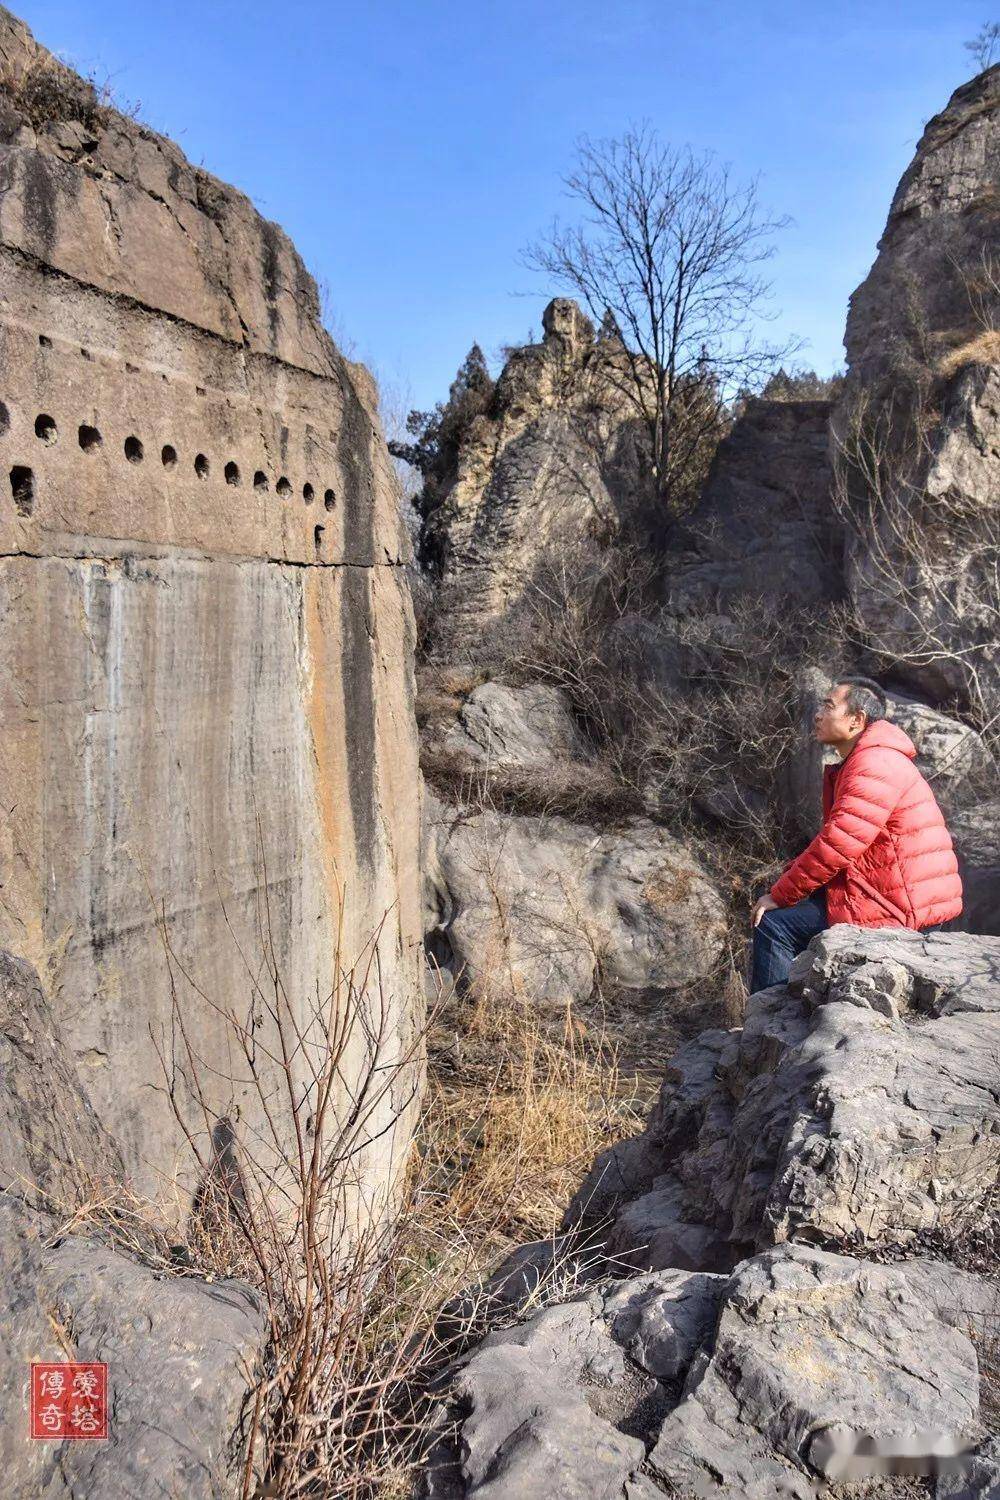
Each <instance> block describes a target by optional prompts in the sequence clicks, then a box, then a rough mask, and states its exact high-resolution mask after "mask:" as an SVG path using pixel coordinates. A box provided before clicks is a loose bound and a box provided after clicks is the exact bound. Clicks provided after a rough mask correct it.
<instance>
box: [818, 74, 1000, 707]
mask: <svg viewBox="0 0 1000 1500" xmlns="http://www.w3.org/2000/svg"><path fill="white" fill-rule="evenodd" d="M998 100H1000V72H998V69H997V68H996V67H993V68H989V69H987V70H986V71H985V72H983V73H981V74H980V75H979V76H978V77H977V78H974V79H972V80H971V81H970V82H969V83H966V84H964V85H963V86H962V87H961V88H959V89H957V90H956V91H955V93H954V94H953V96H952V98H951V100H950V101H949V103H948V105H947V107H946V108H945V109H944V110H942V111H941V113H940V114H938V115H935V116H934V118H933V119H931V120H930V121H929V122H928V124H927V126H926V128H925V130H924V132H923V135H922V136H921V139H920V142H919V144H918V146H917V150H916V154H915V156H914V159H913V161H912V162H911V164H910V166H909V167H908V168H907V170H906V172H905V173H904V174H903V177H902V179H901V181H900V183H899V186H898V188H897V190H896V194H895V197H894V198H893V202H892V206H891V208H890V211H889V217H888V221H887V223H886V227H885V231H884V233H883V235H882V238H881V240H880V242H879V253H878V256H877V258H876V260H875V263H874V265H873V266H872V269H871V271H870V272H869V274H868V276H867V277H866V279H865V281H864V282H863V283H862V285H861V286H860V287H858V289H857V290H856V291H855V293H854V295H853V296H852V298H851V303H850V311H849V315H848V319H847V332H846V337H845V344H846V348H847V360H848V376H847V381H846V383H845V387H844V393H843V398H842V400H841V402H840V404H839V406H838V409H837V411H836V413H835V415H834V420H833V427H834V432H835V434H836V437H835V442H834V450H835V461H836V468H837V471H838V474H839V475H840V476H841V478H842V483H843V488H844V490H845V491H846V492H847V493H848V494H849V495H850V497H851V504H850V507H849V510H850V512H851V516H852V519H851V521H850V524H849V526H848V528H847V530H848V540H847V547H846V557H847V563H846V580H847V588H848V594H849V597H850V599H851V601H852V603H853V605H854V607H855V609H856V611H857V614H858V616H859V617H860V620H861V622H862V625H863V627H864V629H865V632H866V634H867V639H868V642H869V644H870V646H871V647H872V648H873V649H874V650H875V651H876V652H877V653H878V654H879V655H880V656H881V657H882V658H883V659H887V660H888V661H890V662H891V663H892V665H893V670H894V671H895V672H896V673H898V674H901V675H902V676H903V677H904V678H905V679H906V680H907V681H909V682H911V683H912V684H913V685H914V686H915V687H916V688H917V690H918V691H920V692H921V693H922V694H923V693H926V694H927V695H929V696H930V697H932V698H934V699H935V700H937V701H944V700H946V699H948V698H951V697H953V696H958V697H959V698H964V699H966V700H967V701H969V702H971V703H972V704H973V705H974V706H975V707H976V709H977V711H978V712H980V713H981V714H982V715H983V717H984V718H985V719H990V718H992V717H993V715H994V714H995V713H996V712H997V709H998V708H1000V645H998V642H1000V628H998V626H1000V598H998V594H997V584H996V564H997V556H998V548H1000V529H998V527H1000V517H998V510H997V495H998V493H1000V487H998V475H1000V462H998V457H997V455H998V451H1000V445H998V435H1000V372H998V366H997V361H998V346H997V340H996V334H995V332H993V331H992V330H993V329H995V327H996V326H997V325H996V314H997V306H996V300H995V296H994V293H993V291H990V292H989V293H988V295H987V298H986V301H985V302H984V301H983V299H982V297H981V296H980V295H979V292H978V290H977V288H978V287H979V286H980V285H982V278H983V273H984V266H985V267H988V266H989V265H990V264H991V260H992V257H993V254H994V247H995V243H996V225H997V203H998V187H1000V125H998V122H1000V110H998ZM890 410H891V413H892V415H891V417H890V415H889V413H890ZM866 424H867V428H868V430H869V431H870V432H872V433H875V432H876V431H877V432H878V434H879V435H878V438H877V446H878V447H879V448H880V450H881V456H880V464H879V472H880V476H881V478H880V481H879V485H878V487H877V488H878V493H875V487H873V485H872V483H871V481H870V477H869V478H866V477H865V476H864V475H863V473H861V472H860V471H859V469H858V466H857V465H852V463H851V459H850V455H851V453H852V451H853V445H854V441H855V437H856V435H857V432H858V430H859V429H860V430H864V428H865V425H866Z"/></svg>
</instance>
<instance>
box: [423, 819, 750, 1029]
mask: <svg viewBox="0 0 1000 1500" xmlns="http://www.w3.org/2000/svg"><path fill="white" fill-rule="evenodd" d="M437 857H438V859H439V861H440V866H441V870H442V873H443V880H444V883H445V886H446V887H447V891H448V893H449V896H450V903H451V904H450V909H449V912H448V916H447V923H446V928H445V931H446V934H447V938H448V941H449V944H450V947H451V951H452V954H453V959H454V964H455V967H456V971H457V972H458V973H460V974H461V975H462V976H463V982H464V983H466V984H471V985H478V986H479V987H482V986H484V985H485V986H486V987H487V988H488V987H489V986H490V985H491V984H496V983H501V984H505V985H507V986H509V988H510V989H512V990H513V991H514V992H516V993H518V994H523V995H524V996H525V997H527V998H529V999H532V1000H534V1001H537V1002H538V1003H540V1004H549V1005H557V1006H561V1005H565V1004H566V1003H567V1002H572V1001H580V1000H586V999H588V998H589V997H590V995H591V993H592V991H593V990H594V987H595V985H598V984H600V985H601V986H603V987H607V988H619V989H623V990H633V991H653V992H656V991H660V992H663V991H670V990H674V989H678V988H679V987H681V986H683V985H685V984H688V983H690V982H691V980H693V979H696V978H699V977H701V976H703V975H705V974H707V973H708V972H710V971H711V969H712V968H713V966H714V965H715V964H716V963H717V962H718V961H719V959H720V957H721V954H722V949H723V944H724V941H725V933H726V923H725V911H724V908H723V905H722V902H721V900H720V899H719V897H718V895H717V894H716V892H715V890H714V889H713V887H712V885H711V883H710V882H709V880H708V878H707V876H706V873H705V871H704V869H703V868H701V866H700V865H699V863H698V861H697V860H696V859H695V858H694V857H693V856H692V855H691V854H690V853H689V851H688V850H686V849H685V848H684V846H683V845H682V844H680V843H679V842H678V841H677V840H676V839H673V838H671V837H670V835H669V834H667V833H666V832H664V830H663V829H661V828H657V827H656V826H655V825H654V824H652V823H649V822H646V821H645V820H641V819H640V820H635V821H634V822H632V823H631V824H629V825H627V826H624V827H622V828H621V829H618V830H603V831H598V830H595V829H593V828H588V827H586V826H584V825H582V824H579V823H573V822H570V821H569V820H568V819H566V818H562V817H552V818H527V817H510V816H504V815H503V814H499V813H491V812H483V813H480V814H478V815H475V816H471V817H457V816H455V817H452V818H450V819H447V817H446V821H445V822H444V823H443V825H442V827H441V831H440V837H439V842H438V845H437Z"/></svg>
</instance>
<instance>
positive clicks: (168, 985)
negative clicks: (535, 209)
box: [0, 11, 421, 1193]
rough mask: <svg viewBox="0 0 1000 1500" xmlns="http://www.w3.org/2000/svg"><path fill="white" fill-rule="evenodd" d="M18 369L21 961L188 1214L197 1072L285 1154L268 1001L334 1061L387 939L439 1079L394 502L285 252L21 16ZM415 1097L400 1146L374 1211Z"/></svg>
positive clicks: (5, 354) (8, 832) (395, 1000)
mask: <svg viewBox="0 0 1000 1500" xmlns="http://www.w3.org/2000/svg"><path fill="white" fill-rule="evenodd" d="M0 369H2V371H3V374H2V382H0V457H2V461H3V463H2V468H3V474H2V477H3V483H4V490H5V494H4V496H3V497H0V612H2V617H3V622H4V629H3V642H2V646H0V806H2V809H3V812H2V818H0V864H2V883H3V890H2V900H0V945H2V946H4V947H7V948H9V949H10V950H12V951H13V952H15V953H17V954H20V955H23V956H24V957H26V958H28V959H30V960H32V961H33V962H34V963H35V964H36V965H37V967H38V970H39V973H40V974H41V975H42V977H43V980H44V988H45V991H46V994H47V997H48V1002H49V1003H50V1004H51V1011H52V1022H53V1027H54V1030H55V1032H56V1033H57V1035H58V1037H59V1038H60V1045H61V1046H62V1047H63V1048H64V1051H65V1059H66V1066H67V1067H70V1066H74V1067H75V1068H76V1069H77V1071H78V1074H79V1077H80V1079H81V1080H82V1088H83V1092H84V1094H85V1096H86V1097H87V1098H88V1099H89V1101H90V1104H91V1105H92V1108H93V1110H94V1112H95V1113H96V1116H97V1117H98V1118H99V1120H100V1121H101V1123H102V1125H103V1126H104V1127H105V1128H107V1129H108V1130H110V1131H111V1133H112V1134H113V1135H114V1137H115V1138H116V1140H117V1141H118V1143H119V1144H120V1147H121V1150H122V1154H123V1157H124V1161H125V1166H126V1168H127V1170H128V1171H129V1172H130V1173H131V1174H133V1176H134V1177H135V1179H136V1180H137V1182H138V1183H139V1184H140V1185H141V1186H142V1187H144V1188H145V1189H148V1190H150V1191H158V1190H160V1189H161V1188H162V1187H163V1186H164V1185H165V1183H167V1182H169V1181H171V1180H172V1179H173V1177H174V1176H175V1174H176V1172H177V1171H178V1170H179V1169H180V1168H183V1160H182V1158H181V1153H182V1151H183V1137H182V1135H181V1133H180V1131H179V1130H178V1127H177V1125H176V1122H175V1120H174V1118H173V1115H172V1111H171V1107H170V1103H169V1101H168V1098H167V1094H166V1089H165V1087H164V1084H165V1081H166V1080H165V1074H166V1075H168V1076H169V1077H170V1081H171V1082H172V1084H173V1085H174V1089H175V1094H177V1095H178V1096H179V1102H180V1105H181V1109H182V1112H183V1111H185V1110H186V1111H187V1112H188V1113H189V1115H190V1116H191V1120H192V1123H193V1124H195V1126H196V1128H199V1129H200V1128H201V1125H202V1118H201V1116H200V1115H199V1113H198V1112H197V1111H196V1110H195V1109H194V1106H193V1096H192V1095H191V1094H190V1093H189V1090H190V1089H191V1087H192V1081H191V1078H190V1073H191V1071H192V1069H191V1067H190V1062H191V1057H194V1058H195V1059H196V1060H197V1064H198V1067H197V1069H196V1071H198V1070H200V1071H201V1072H202V1074H203V1077H202V1086H203V1087H204V1089H205V1090H206V1102H207V1104H208V1107H209V1110H210V1111H211V1112H214V1113H215V1114H220V1113H225V1114H226V1115H228V1116H230V1117H232V1118H233V1119H239V1118H241V1117H242V1119H243V1121H244V1122H245V1123H246V1125H247V1126H248V1127H249V1128H250V1129H251V1130H253V1129H254V1128H255V1125H256V1123H259V1122H258V1114H259V1107H260V1106H259V1100H255V1098H254V1091H253V1090H252V1089H248V1088H247V1086H246V1084H245V1082H240V1081H239V1079H238V1077H237V1076H235V1075H234V1071H233V1063H234V1059H233V1055H232V1042H233V1033H232V1028H233V1027H237V1028H241V1027H249V1028H250V1030H251V1031H252V1032H253V1031H256V1032H257V1033H258V1037H259V1041H260V1043H261V1044H262V1046H264V1047H265V1048H266V1049H268V1050H270V1051H271V1052H272V1054H274V1053H276V1052H277V1051H278V1050H279V1049H278V1048H277V1046H276V1045H272V1044H274V1043H276V1038H275V1037H274V1036H273V1035H272V1027H273V1022H272V1021H271V1020H269V1019H268V1016H267V1014H266V1007H265V1006H264V1004H263V1002H262V998H261V991H260V990H259V989H258V988H257V985H258V977H259V976H260V975H262V974H263V975H266V973H267V971H268V969H271V970H272V973H277V974H280V976H281V979H282V982H283V984H284V986H285V988H286V992H287V995H288V996H289V997H290V1004H291V1006H292V1008H293V1012H294V1013H295V1014H296V1015H297V1016H298V1018H299V1020H300V1022H301V1025H302V1027H303V1029H305V1030H308V1027H309V1024H310V1016H311V1011H310V1006H311V1005H314V1004H315V1002H316V997H317V996H319V997H320V999H322V997H324V996H328V995H330V994H331V993H332V992H333V991H334V989H335V988H336V986H337V985H338V982H339V980H338V970H339V969H340V968H347V967H350V965H351V964H352V963H353V962H354V961H355V959H356V958H357V957H358V955H359V954H361V953H362V951H363V950H364V949H365V946H366V944H369V943H370V941H371V939H372V934H373V931H374V929H375V927H376V925H377V924H378V922H379V919H380V917H381V916H382V914H383V913H388V917H387V919H386V922H385V924H384V926H383V927H382V929H381V936H380V939H379V942H380V950H381V953H380V956H381V971H382V975H383V983H384V987H385V991H386V993H385V997H384V1000H385V1010H384V1016H385V1017H387V1018H388V1019H387V1021H386V1024H385V1025H384V1027H383V1031H384V1036H383V1038H382V1042H381V1056H380V1062H381V1064H383V1065H386V1066H388V1065H391V1064H392V1062H393V1060H394V1059H398V1058H400V1057H401V1056H403V1055H404V1054H405V1053H406V1052H407V1049H408V1048H409V1046H410V1043H411V1039H412V1036H413V1033H414V1027H415V1024H416V1009H415V1007H416V1003H417V995H418V991H419V968H418V964H419V943H420V935H421V934H420V918H419V888H418V822H419V819H418V775H417V762H416V736H415V730H414V726H413V715H412V690H411V653H412V614H411V607H410V601H409V595H408V590H407V588H406V584H405V581H404V579H403V576H402V571H403V570H402V566H401V565H402V564H403V563H404V562H405V558H406V553H405V546H406V543H405V541H404V539H403V537H402V534H401V529H400V522H399V516H398V510H397V501H396V490H395V485H394V480H393V476H392V473H391V469H390V463H389V459H388V455H387V453H386V450H385V446H384V443H383V441H382V437H381V434H380V432H379V428H378V421H377V418H376V416H375V408H376V403H375V393H374V390H373V388H372V385H371V382H370V380H369V378H368V376H367V375H366V372H365V371H364V370H363V369H361V368H360V367H358V366H354V365H350V364H348V362H347V361H345V360H344V359H343V357H342V356H341V355H340V354H339V353H338V352H337V350H336V349H335V348H334V346H333V344H332V343H331V341H330V339H329V337H328V336H327V334H326V333H325V331H324V329H323V328H322V326H321V322H320V317H319V306H318V298H317V293H316V287H315V284H314V283H313V281H312V279H311V277H310V276H309V275H308V273H307V272H306V270H305V269H304V267H303V265H302V262H301V261H300V259H299V257H298V255H297V254H296V252H295V250H294V247H293V246H292V245H291V243H290V242H289V240H288V238H287V237H286V236H285V234H284V233H283V232H282V231H281V229H280V228H278V226H277V225H275V224H271V223H268V222H266V221H265V220H263V219H262V218H261V217H260V216H259V215H258V214H257V213H256V212H255V210H254V209H253V207H252V205H251V204H250V203H249V202H248V200H247V199H246V198H245V197H243V196H242V195H241V194H240V193H238V192H236V191H235V190H234V189H232V188H230V187H228V186H226V185H225V184H224V183H221V182H219V181H218V180H217V179H215V178H213V177H211V176H210V175H209V174H208V173H207V172H205V171H203V170H202V169H200V168H196V167H193V166H192V165H191V164H190V163H189V162H187V161H186V159H185V158H184V156H183V155H182V153H181V152H180V151H179V150H178V148H177V147H176V146H175V145H173V144H172V143H171V142H170V141H167V140H165V139H163V138H162V137H161V136H158V135H156V134H155V133H154V132H152V131H151V130H148V129H146V128H145V127H143V126H142V125H140V124H138V123H136V122H135V121H133V120H130V119H127V118H124V117H123V116H122V115H120V114H117V113H115V112H114V111H112V110H109V109H107V108H104V107H103V106H102V105H101V104H100V103H99V102H98V101H97V100H96V98H95V97H94V95H93V91H92V90H90V89H89V88H88V86H87V85H85V84H84V82H83V81H82V80H81V79H79V78H77V77H76V76H75V75H73V74H72V73H70V72H69V71H68V70H67V69H65V68H64V67H63V66H62V65H61V64H59V63H58V62H57V61H56V60H55V59H54V58H53V57H51V56H50V55H49V54H48V53H46V52H45V51H44V49H42V48H41V47H39V46H38V45H37V44H36V43H35V42H34V40H33V38H32V37H31V35H30V33H29V32H28V31H27V29H26V28H25V27H24V26H23V25H21V23H20V22H18V21H16V20H15V19H14V18H13V17H12V16H11V15H10V14H9V13H8V12H6V11H0ZM341 909H343V913H344V920H343V923H342V924H341V923H340V915H339V914H340V911H341ZM338 931H340V932H341V934H342V941H341V949H340V951H339V952H338ZM272 982H273V981H272ZM175 1007H180V1011H179V1013H180V1014H182V1015H183V1018H184V1024H185V1027H186V1028H187V1032H188V1039H189V1043H190V1048H191V1054H190V1056H189V1057H188V1058H185V1057H183V1056H182V1055H181V1053H182V1052H183V1050H184V1048H182V1047H181V1044H180V1036H179V1032H178V1025H177V1020H178V1011H177V1010H176V1009H175ZM362 1050H363V1049H360V1048H359V1049H358V1055H357V1056H355V1057H352V1058H351V1059H350V1060H349V1062H348V1067H347V1074H346V1075H345V1076H346V1079H347V1082H346V1083H345V1099H346V1097H347V1095H348V1094H349V1092H350V1087H351V1085H350V1072H351V1069H352V1068H354V1069H357V1068H358V1067H360V1066H362V1063H363V1059H362V1058H361V1056H360V1053H361V1051H362ZM413 1066H415V1064H413ZM265 1071H266V1069H265ZM236 1072H237V1074H238V1072H239V1070H238V1069H237V1070H236ZM411 1072H412V1067H411ZM411 1083H412V1079H410V1080H409V1081H407V1082H401V1083H400V1087H399V1088H398V1090H394V1091H393V1094H392V1096H391V1098H389V1097H387V1099H386V1101H385V1104H384V1106H383V1111H382V1113H383V1116H384V1118H381V1119H380V1120H379V1121H373V1122H372V1126H373V1128H372V1130H371V1135H372V1138H373V1140H376V1141H377V1142H378V1144H376V1145H374V1146H372V1147H371V1148H369V1149H368V1151H367V1152H366V1153H365V1160H366V1162H367V1165H366V1168H365V1171H364V1172H363V1173H362V1174H361V1176H362V1180H365V1178H366V1176H367V1181H368V1185H369V1187H370V1188H371V1189H372V1191H373V1192H376V1193H381V1192H383V1191H384V1189H385V1187H386V1185H387V1183H388V1181H389V1179H390V1177H391V1175H392V1170H393V1162H392V1154H393V1151H394V1150H401V1149H402V1148H404V1147H405V1145H406V1142H407V1117H406V1116H405V1109H404V1104H403V1101H405V1100H407V1099H409V1098H410V1097H411V1096H412V1088H411V1086H410V1085H411ZM394 1109H400V1110H403V1111H404V1118H402V1119H401V1120H400V1121H399V1128H398V1130H397V1131H395V1132H386V1131H384V1129H383V1127H384V1126H385V1125H386V1124H387V1123H388V1120H389V1115H390V1113H391V1112H392V1110H394ZM390 1143H392V1144H390ZM18 1166H19V1163H17V1162H7V1163H4V1167H5V1169H6V1171H7V1172H8V1174H9V1173H10V1172H11V1171H13V1170H17V1169H18ZM8 1180H9V1177H8Z"/></svg>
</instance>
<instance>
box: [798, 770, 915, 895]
mask: <svg viewBox="0 0 1000 1500" xmlns="http://www.w3.org/2000/svg"><path fill="white" fill-rule="evenodd" d="M898 801H899V788H898V786H896V785H895V784H894V782H893V781H892V779H891V777H889V776H887V775H886V774H885V764H884V761H883V758H882V757H881V756H880V755H878V754H877V752H876V753H869V754H868V755H865V754H864V753H863V752H862V753H861V754H860V755H857V756H856V757H853V756H852V757H851V758H850V759H849V760H848V762H847V764H845V766H844V768H843V770H842V771H841V773H840V775H839V776H838V778H837V790H836V794H835V796H834V799H833V806H832V807H831V809H830V812H829V814H828V816H827V818H826V820H825V822H824V823H823V826H822V828H821V829H820V831H819V833H818V834H817V835H816V837H815V838H814V839H813V841H812V843H811V844H809V846H808V847H807V848H806V849H804V850H803V851H802V853H801V854H800V855H799V857H798V859H795V860H793V861H792V863H791V864H790V865H789V867H788V869H787V870H786V871H785V872H784V874H783V875H781V876H779V878H778V879H777V880H776V881H775V883H774V885H773V886H772V887H771V898H772V900H773V901H775V902H776V903H777V904H778V906H794V905H795V902H796V901H801V900H802V899H803V897H805V896H808V895H810V894H811V892H813V891H815V890H818V889H819V887H820V886H821V885H826V883H827V881H828V880H830V879H831V878H832V877H833V876H834V875H836V874H837V873H838V871H840V870H843V869H845V868H846V867H847V866H849V865H853V864H856V863H857V861H858V859H859V858H860V857H861V855H862V854H864V852H865V850H866V849H867V848H868V846H869V845H870V844H871V843H872V842H873V841H874V840H875V838H876V837H877V835H878V834H879V833H881V831H882V829H883V828H884V827H885V825H886V823H887V822H888V821H889V816H890V814H891V813H892V810H893V808H894V807H895V806H896V803H897V802H898Z"/></svg>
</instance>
